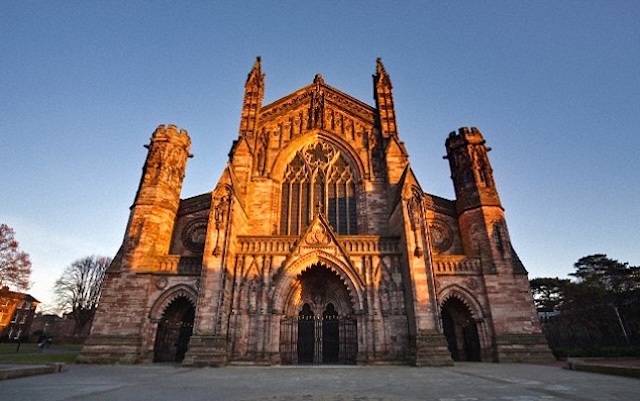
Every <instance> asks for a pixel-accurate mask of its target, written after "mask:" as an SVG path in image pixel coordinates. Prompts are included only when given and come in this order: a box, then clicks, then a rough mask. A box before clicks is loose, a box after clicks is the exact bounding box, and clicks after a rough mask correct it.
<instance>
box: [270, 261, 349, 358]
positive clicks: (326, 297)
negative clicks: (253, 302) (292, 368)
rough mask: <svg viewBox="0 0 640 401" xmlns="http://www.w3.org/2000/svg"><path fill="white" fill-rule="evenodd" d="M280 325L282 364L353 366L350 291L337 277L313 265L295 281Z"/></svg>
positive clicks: (324, 268)
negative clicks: (286, 311)
mask: <svg viewBox="0 0 640 401" xmlns="http://www.w3.org/2000/svg"><path fill="white" fill-rule="evenodd" d="M287 310H288V315H287V316H286V317H285V318H284V319H283V320H282V323H281V326H280V357H281V360H282V363H283V364H294V365H295V364H316V365H318V364H353V363H355V362H356V356H357V353H358V337H357V326H356V320H355V318H354V317H353V316H352V314H353V307H352V303H351V297H350V296H349V290H348V289H347V287H346V286H345V284H344V282H343V281H342V280H341V279H340V277H338V275H337V274H336V273H335V272H333V271H331V270H329V269H328V268H326V267H324V266H322V265H319V264H317V265H314V266H312V267H311V268H309V269H307V270H305V271H304V272H302V273H301V274H300V275H299V276H298V277H297V280H296V283H295V286H294V289H293V293H292V296H291V298H290V305H289V307H288V309H287Z"/></svg>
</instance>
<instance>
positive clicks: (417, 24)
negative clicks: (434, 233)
mask: <svg viewBox="0 0 640 401" xmlns="http://www.w3.org/2000/svg"><path fill="white" fill-rule="evenodd" d="M638 16H640V2H636V1H610V2H608V1H561V2H559V1H519V2H515V1H487V2H477V1H447V2H425V1H420V2H417V1H416V2H410V1H399V2H390V1H372V0H369V1H349V2H345V1H322V2H300V1H272V2H267V1H264V2H249V1H246V2H245V1H234V2H210V1H185V2H175V1H144V2H142V1H109V2H101V3H98V2H86V1H62V2H52V1H40V2H36V1H4V2H2V3H1V4H0V18H1V20H2V23H1V24H0V55H1V56H0V182H1V183H2V191H1V192H0V194H1V195H0V221H1V222H5V223H7V224H9V225H11V226H12V227H14V229H15V230H16V235H17V239H18V240H19V241H20V243H21V246H22V248H23V249H24V250H25V251H27V252H28V253H30V254H31V257H32V260H33V269H34V273H33V277H32V279H33V281H34V286H33V287H32V289H31V291H30V292H31V293H32V294H33V295H34V296H35V297H36V298H39V299H40V300H42V301H44V302H45V303H49V304H50V303H51V302H52V301H53V297H52V295H51V288H52V285H53V282H54V281H55V279H56V278H58V277H59V276H60V274H61V272H62V270H63V269H64V267H66V266H67V265H69V264H71V263H72V262H73V261H74V260H76V259H79V258H81V257H84V256H87V255H91V254H101V255H108V256H112V255H114V254H115V252H116V251H117V249H118V247H119V245H120V243H121V241H122V237H123V234H124V229H125V225H126V222H127V218H128V213H129V206H131V203H132V201H133V198H134V195H135V191H136V188H137V184H138V181H139V178H140V173H141V168H142V164H143V162H144V158H145V156H146V153H145V152H146V150H145V149H144V148H143V145H144V144H146V143H148V140H149V137H150V135H151V133H152V132H153V130H154V129H155V127H156V126H157V125H159V124H176V125H177V126H179V127H181V128H184V129H186V130H187V131H188V132H189V134H190V136H191V138H192V142H193V144H192V153H193V154H194V155H195V157H194V158H193V159H191V160H190V161H189V165H188V168H187V176H186V179H185V183H184V187H183V197H190V196H193V195H198V194H201V193H204V192H208V191H210V190H211V189H213V187H214V185H215V184H216V182H217V179H218V177H219V175H220V174H221V172H222V168H223V166H224V163H225V162H226V159H227V154H228V151H229V149H230V146H231V143H232V141H233V140H234V139H235V138H236V136H237V132H238V124H239V121H240V109H241V104H242V96H243V90H244V82H245V79H246V76H247V73H248V72H249V70H250V68H251V66H252V64H253V62H254V60H255V57H256V56H261V57H262V68H263V72H265V73H266V93H265V103H269V102H271V101H274V100H276V99H278V98H280V97H282V96H284V95H286V94H288V93H290V92H292V91H294V90H296V89H298V88H300V87H302V86H305V85H307V84H309V83H311V82H312V80H313V77H314V75H315V74H316V73H321V74H323V76H324V79H325V81H326V82H327V83H328V84H329V85H332V86H334V87H336V88H338V89H340V90H342V91H343V92H346V93H348V94H350V95H352V96H354V97H356V98H358V99H360V100H362V101H364V102H366V103H368V104H373V98H372V93H373V90H372V79H371V75H372V74H373V73H374V72H375V60H376V58H377V57H382V59H383V62H384V64H385V67H386V69H387V72H388V73H389V74H390V75H391V79H392V82H393V85H394V100H395V106H396V114H397V119H398V130H399V135H400V138H401V139H402V140H403V141H404V142H405V144H406V145H407V148H408V150H409V155H410V162H411V164H412V167H413V170H414V171H415V173H416V175H417V176H418V178H419V180H420V182H421V185H422V187H423V189H425V190H426V191H427V192H429V193H433V194H436V195H439V196H443V197H447V198H453V196H454V195H453V187H452V184H451V180H450V177H449V176H450V173H449V170H448V164H447V162H446V160H443V159H442V156H443V155H444V154H445V149H444V141H445V139H446V136H447V135H448V133H449V132H451V131H453V130H456V129H458V128H459V127H462V126H477V127H478V128H479V129H480V131H481V132H482V133H483V134H484V136H485V138H486V140H487V143H488V145H489V146H490V147H491V148H493V151H492V152H491V153H490V158H491V162H492V165H493V168H494V174H495V178H496V181H497V185H498V189H499V191H500V195H501V199H502V202H503V205H504V207H505V209H506V216H507V224H508V227H509V231H510V234H511V237H512V241H513V243H514V245H515V247H516V250H517V251H518V253H519V255H520V257H521V259H522V260H523V262H524V264H525V266H526V267H527V269H528V270H529V273H530V277H541V276H560V277H565V276H566V275H567V274H568V273H570V272H571V271H572V270H573V263H574V262H576V261H577V260H578V259H579V258H580V257H582V256H586V255H589V254H593V253H606V254H607V255H608V256H609V257H611V258H615V259H618V260H620V261H623V262H629V263H631V264H633V265H639V264H640V251H639V249H640V201H639V199H640V169H639V168H638V167H637V164H638V163H637V160H638V155H639V152H640V134H639V133H638V129H640V23H638Z"/></svg>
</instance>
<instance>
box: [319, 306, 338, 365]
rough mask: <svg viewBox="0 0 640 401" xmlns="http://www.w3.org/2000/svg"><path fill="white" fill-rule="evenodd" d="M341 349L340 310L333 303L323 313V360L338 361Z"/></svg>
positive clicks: (327, 361) (324, 361) (328, 361)
mask: <svg viewBox="0 0 640 401" xmlns="http://www.w3.org/2000/svg"><path fill="white" fill-rule="evenodd" d="M339 351H340V327H339V320H338V312H337V311H336V309H335V307H334V306H333V304H331V303H330V304H329V305H327V309H325V310H324V312H323V313H322V362H323V363H338V356H339Z"/></svg>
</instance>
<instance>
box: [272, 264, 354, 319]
mask: <svg viewBox="0 0 640 401" xmlns="http://www.w3.org/2000/svg"><path fill="white" fill-rule="evenodd" d="M318 264H319V265H322V266H325V267H326V268H327V269H329V270H331V271H332V272H334V273H335V274H336V275H337V276H338V277H339V278H340V280H341V281H342V282H343V283H344V285H345V287H346V288H347V290H348V292H349V296H350V298H351V300H352V303H353V308H354V311H355V312H358V311H360V310H363V309H364V292H363V291H364V290H363V289H364V282H363V281H362V279H361V278H360V277H359V275H358V274H357V272H356V271H355V269H354V268H353V266H350V265H347V264H345V263H344V262H343V261H342V260H340V259H339V258H337V257H335V256H333V255H330V254H328V253H325V252H322V251H315V252H310V253H308V254H306V255H303V256H301V257H298V258H292V259H291V263H290V264H289V265H286V266H283V268H282V273H281V274H280V275H279V277H278V279H277V280H276V282H275V289H274V292H273V297H272V299H273V306H274V309H275V310H278V311H282V312H284V311H285V310H286V308H287V305H288V302H289V301H290V299H291V297H292V296H293V295H294V293H295V290H296V280H297V278H298V276H299V275H301V274H302V272H303V271H305V270H307V269H309V268H310V267H311V266H314V265H318Z"/></svg>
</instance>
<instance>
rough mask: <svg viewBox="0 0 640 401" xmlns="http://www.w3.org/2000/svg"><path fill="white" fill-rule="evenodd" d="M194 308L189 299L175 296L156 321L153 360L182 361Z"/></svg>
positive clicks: (191, 329) (191, 330)
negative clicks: (159, 319) (158, 320)
mask: <svg viewBox="0 0 640 401" xmlns="http://www.w3.org/2000/svg"><path fill="white" fill-rule="evenodd" d="M194 317H195V310H194V308H193V305H192V304H191V302H189V300H187V299H186V298H184V297H179V298H176V299H175V300H174V301H173V302H171V304H170V305H169V306H168V307H167V309H166V310H165V311H164V314H163V315H162V320H161V321H160V322H159V323H158V332H157V334H156V342H155V346H154V352H153V361H154V362H182V360H183V359H184V354H185V353H186V352H187V348H188V346H189V339H190V338H191V333H192V332H193V319H194Z"/></svg>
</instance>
